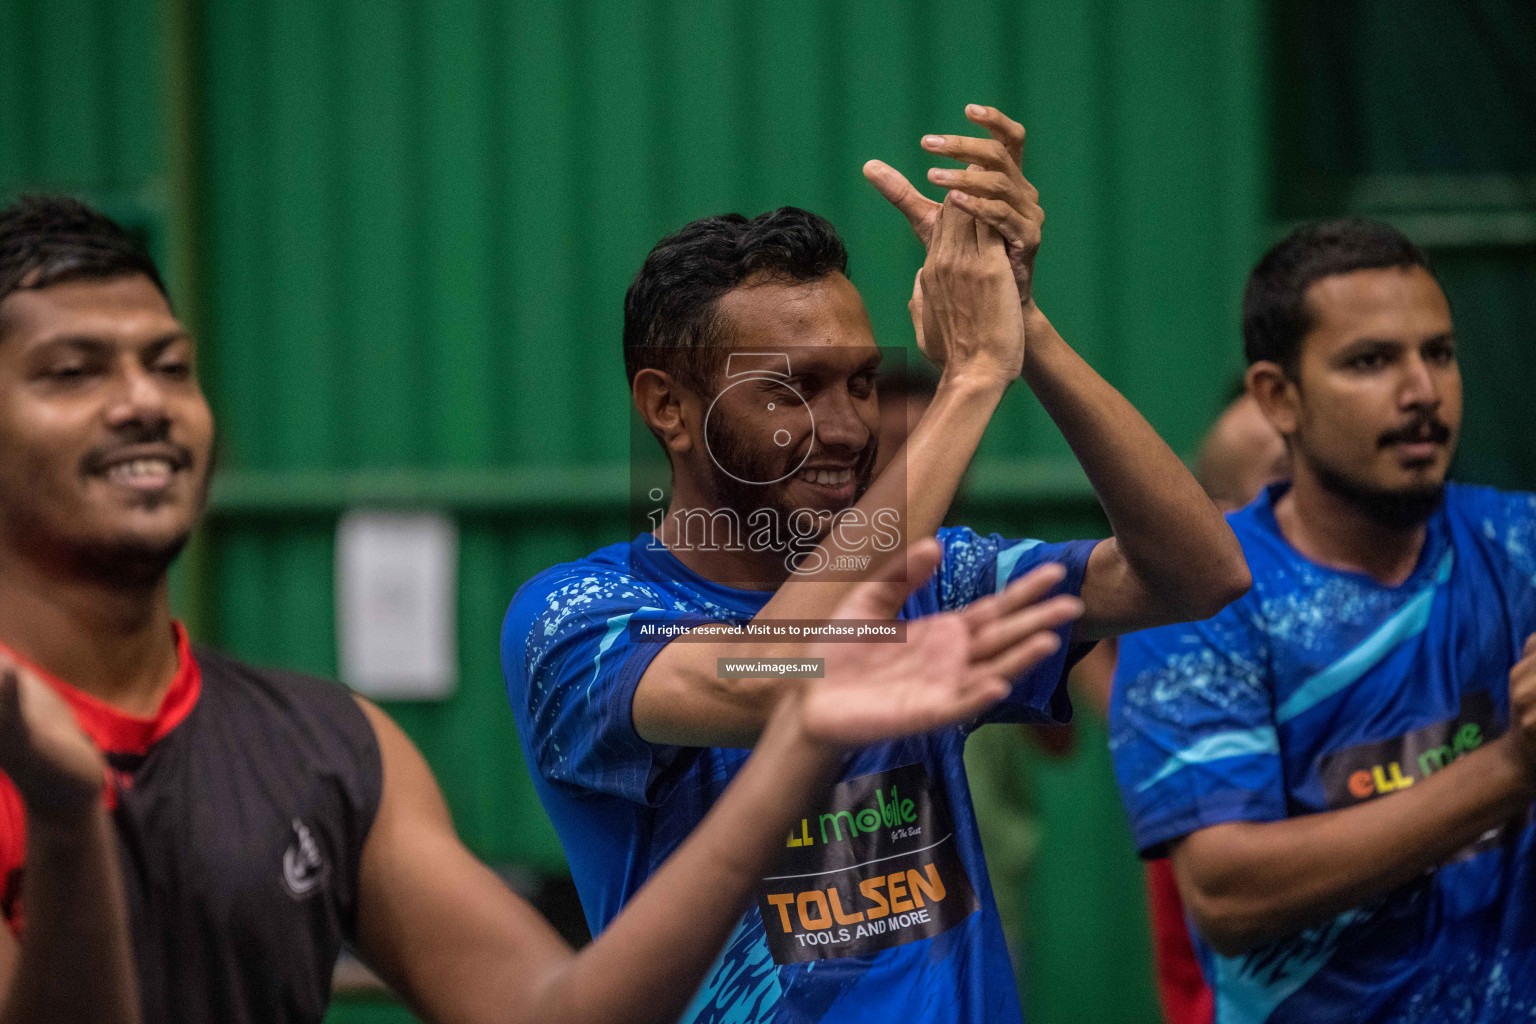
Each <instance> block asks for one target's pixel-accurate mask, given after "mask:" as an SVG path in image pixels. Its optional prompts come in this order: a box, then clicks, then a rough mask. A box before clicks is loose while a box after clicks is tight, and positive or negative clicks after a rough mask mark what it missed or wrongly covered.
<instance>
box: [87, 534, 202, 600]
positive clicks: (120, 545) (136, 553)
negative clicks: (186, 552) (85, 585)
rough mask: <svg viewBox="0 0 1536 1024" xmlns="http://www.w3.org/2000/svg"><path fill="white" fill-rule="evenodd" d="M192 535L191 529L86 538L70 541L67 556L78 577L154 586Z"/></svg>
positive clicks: (141, 587)
mask: <svg viewBox="0 0 1536 1024" xmlns="http://www.w3.org/2000/svg"><path fill="white" fill-rule="evenodd" d="M190 536H191V532H190V531H189V532H187V533H182V534H180V535H177V536H173V537H169V538H166V539H165V540H162V541H151V540H147V539H141V538H133V539H124V540H117V541H94V542H93V541H87V542H84V543H77V544H74V545H71V546H70V547H69V549H68V550H67V551H66V552H65V553H64V559H65V561H66V562H67V563H68V565H69V569H70V572H71V574H72V575H74V576H76V577H78V578H85V579H91V580H95V581H96V582H98V583H101V584H104V585H105V586H107V587H109V588H111V589H114V590H118V589H126V590H144V589H153V588H155V587H157V586H159V585H160V581H161V580H163V579H164V578H165V574H166V572H168V571H169V570H170V568H171V563H172V562H174V561H176V556H177V555H179V554H181V549H182V548H184V547H186V544H187V539H188V538H189V537H190Z"/></svg>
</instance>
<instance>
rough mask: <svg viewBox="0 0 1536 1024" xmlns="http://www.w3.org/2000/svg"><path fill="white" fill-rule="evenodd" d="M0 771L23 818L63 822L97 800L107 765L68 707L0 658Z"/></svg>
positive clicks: (32, 679)
mask: <svg viewBox="0 0 1536 1024" xmlns="http://www.w3.org/2000/svg"><path fill="white" fill-rule="evenodd" d="M0 771H4V772H5V774H6V775H8V776H10V779H11V781H12V782H14V783H15V784H16V788H17V790H18V791H20V793H21V798H22V801H23V802H24V803H25V804H26V807H27V813H28V814H29V815H34V816H36V817H38V818H43V819H54V820H58V819H67V818H70V817H73V816H76V815H78V814H80V813H82V812H84V811H87V810H89V809H90V808H91V807H92V806H93V804H94V802H95V801H97V800H99V799H101V793H102V786H103V780H104V778H105V772H106V761H105V759H104V758H103V757H102V755H101V751H100V750H98V749H97V748H96V745H95V744H94V743H92V742H91V741H90V739H89V737H87V736H86V735H85V733H84V732H82V731H81V729H80V726H79V724H78V723H77V722H76V721H75V716H74V715H73V714H72V713H71V712H70V710H69V706H68V705H67V704H65V703H64V701H63V699H62V698H61V697H59V695H58V694H56V693H54V692H53V691H52V690H51V689H49V688H48V685H47V684H46V683H44V682H43V681H42V680H41V679H38V678H37V676H35V675H33V674H32V673H31V672H29V671H27V670H26V669H25V668H23V667H21V666H20V665H18V664H16V663H15V662H14V661H13V660H12V659H10V658H6V657H4V656H0Z"/></svg>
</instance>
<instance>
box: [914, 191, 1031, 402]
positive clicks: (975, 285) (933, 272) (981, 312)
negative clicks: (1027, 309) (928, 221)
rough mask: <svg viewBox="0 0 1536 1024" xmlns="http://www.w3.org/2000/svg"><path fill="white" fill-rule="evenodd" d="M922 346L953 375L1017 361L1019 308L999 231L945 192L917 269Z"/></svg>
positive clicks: (1013, 366)
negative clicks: (922, 258)
mask: <svg viewBox="0 0 1536 1024" xmlns="http://www.w3.org/2000/svg"><path fill="white" fill-rule="evenodd" d="M921 282H922V283H921V290H922V300H921V306H922V312H921V315H922V323H923V330H922V335H921V339H920V344H921V345H922V346H923V352H924V354H926V355H927V356H928V358H929V359H931V360H933V361H934V362H935V363H936V364H938V365H940V366H942V367H944V372H945V374H946V375H947V376H950V377H951V378H953V379H958V378H961V377H966V376H980V377H983V378H984V379H988V380H996V381H999V382H1001V383H1003V384H1007V383H1009V382H1011V381H1013V380H1014V379H1016V378H1017V377H1018V376H1019V374H1020V373H1021V372H1023V368H1024V314H1023V311H1022V309H1021V307H1020V304H1019V290H1018V286H1017V285H1016V284H1015V283H1014V278H1013V270H1012V268H1011V267H1010V265H1009V263H1008V253H1007V250H1006V248H1005V247H1004V245H1003V239H1002V236H1001V235H999V234H998V233H997V231H996V230H994V229H993V228H991V227H989V226H988V225H986V224H982V223H980V222H978V221H977V220H976V219H975V218H974V217H972V216H971V215H970V214H969V213H967V212H965V211H964V210H963V209H961V208H960V207H959V206H958V205H956V203H955V201H954V200H953V199H946V200H945V201H944V205H943V208H942V209H940V211H939V216H938V223H937V224H936V225H935V227H934V235H933V240H932V243H931V244H930V245H929V247H928V257H927V259H926V260H925V261H924V263H923V270H922V274H921Z"/></svg>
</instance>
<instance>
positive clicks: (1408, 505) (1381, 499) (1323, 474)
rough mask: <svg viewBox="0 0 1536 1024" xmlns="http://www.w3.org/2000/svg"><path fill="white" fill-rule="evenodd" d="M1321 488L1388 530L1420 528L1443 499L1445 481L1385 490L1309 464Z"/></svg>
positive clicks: (1318, 465)
mask: <svg viewBox="0 0 1536 1024" xmlns="http://www.w3.org/2000/svg"><path fill="white" fill-rule="evenodd" d="M1312 471H1313V473H1315V474H1316V475H1317V482H1318V483H1319V484H1321V485H1322V487H1323V489H1324V490H1326V491H1328V492H1329V493H1330V494H1333V495H1335V496H1336V497H1339V498H1342V499H1343V500H1344V501H1345V502H1347V503H1348V504H1350V505H1351V506H1353V507H1354V508H1355V509H1356V510H1358V511H1359V512H1360V513H1361V514H1363V515H1364V516H1365V517H1366V518H1367V519H1369V520H1371V521H1372V522H1374V523H1377V524H1378V525H1380V526H1382V527H1385V528H1387V529H1390V530H1406V529H1411V528H1413V527H1416V526H1423V525H1424V524H1425V523H1426V522H1428V521H1429V517H1430V516H1432V515H1434V514H1435V510H1436V509H1438V508H1439V507H1440V502H1441V500H1442V499H1443V498H1444V497H1445V481H1444V480H1441V481H1440V482H1438V483H1434V484H1425V485H1424V486H1422V487H1402V488H1395V489H1394V488H1385V487H1375V486H1373V485H1371V484H1364V483H1361V482H1360V481H1359V480H1354V479H1351V478H1350V477H1348V476H1347V475H1345V474H1343V473H1340V472H1339V471H1337V470H1335V469H1333V468H1332V467H1331V466H1327V465H1324V464H1322V463H1319V462H1313V463H1312Z"/></svg>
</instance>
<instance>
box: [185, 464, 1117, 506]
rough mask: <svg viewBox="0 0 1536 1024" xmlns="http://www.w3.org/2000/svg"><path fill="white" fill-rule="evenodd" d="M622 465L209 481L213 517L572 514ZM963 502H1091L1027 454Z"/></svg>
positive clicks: (625, 486) (1078, 479)
mask: <svg viewBox="0 0 1536 1024" xmlns="http://www.w3.org/2000/svg"><path fill="white" fill-rule="evenodd" d="M628 500H629V467H628V466H627V465H625V464H623V463H619V464H609V465H603V466H590V467H584V468H545V467H522V468H513V467H509V468H506V469H441V470H428V469H401V470H355V471H352V472H345V473H336V472H332V471H328V470H317V471H292V472H277V471H274V472H267V471H230V472H225V473H221V474H220V475H219V477H218V479H217V480H216V481H215V482H214V487H213V494H212V497H211V500H210V503H209V514H210V515H212V516H215V517H218V518H224V519H229V518H252V517H266V518H270V517H282V516H306V517H312V516H316V515H334V514H337V513H340V512H344V511H345V510H347V509H350V508H360V507H374V508H377V507H386V508H434V509H443V510H445V511H449V512H455V513H461V514H481V515H484V514H492V515H523V514H532V513H538V512H564V513H575V514H580V513H582V512H585V511H593V512H615V511H622V510H623V509H624V507H625V506H626V503H627V502H628ZM965 500H966V502H967V503H968V504H973V505H974V504H985V505H998V504H1008V503H1016V504H1018V505H1022V506H1029V507H1038V506H1043V505H1045V506H1055V505H1061V504H1074V505H1075V504H1079V503H1089V502H1093V501H1094V497H1093V489H1092V488H1091V487H1089V485H1088V480H1087V478H1086V477H1085V476H1084V475H1083V471H1082V469H1081V468H1079V466H1078V465H1077V463H1076V462H1074V461H1072V460H1070V459H1062V460H1027V461H1018V462H992V463H987V464H985V465H979V466H977V467H976V468H975V470H974V471H973V472H972V473H971V475H970V476H969V477H968V478H967V479H966V486H965Z"/></svg>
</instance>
